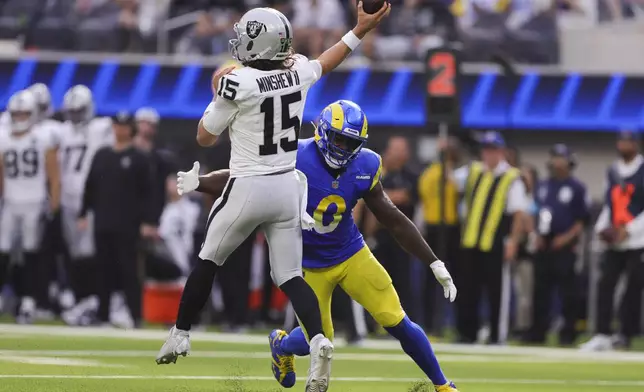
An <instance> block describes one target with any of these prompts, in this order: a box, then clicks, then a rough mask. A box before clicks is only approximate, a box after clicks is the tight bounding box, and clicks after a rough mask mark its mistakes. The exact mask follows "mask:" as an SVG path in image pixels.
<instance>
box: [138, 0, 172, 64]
mask: <svg viewBox="0 0 644 392" xmlns="http://www.w3.org/2000/svg"><path fill="white" fill-rule="evenodd" d="M171 2H172V1H171V0H138V3H139V7H138V15H137V19H138V23H137V27H138V35H139V36H140V38H141V49H143V51H146V52H148V51H151V50H152V49H157V50H159V49H160V48H156V42H157V36H156V33H157V32H158V30H159V28H160V27H162V26H161V25H162V22H163V21H164V20H165V19H166V18H168V17H169V14H170V4H171Z"/></svg>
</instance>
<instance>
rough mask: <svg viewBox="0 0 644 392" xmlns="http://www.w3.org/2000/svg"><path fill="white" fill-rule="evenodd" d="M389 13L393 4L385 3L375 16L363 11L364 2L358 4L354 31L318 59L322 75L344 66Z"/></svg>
mask: <svg viewBox="0 0 644 392" xmlns="http://www.w3.org/2000/svg"><path fill="white" fill-rule="evenodd" d="M389 11H391V4H389V2H388V1H385V3H384V4H383V5H382V8H380V10H379V11H378V12H376V13H375V14H367V13H366V12H364V10H363V9H362V2H360V3H359V4H358V22H357V23H356V26H355V27H354V28H353V30H351V31H350V32H348V33H347V34H346V35H345V36H344V37H342V40H340V41H339V42H338V43H337V44H335V45H333V46H332V47H331V48H329V49H327V50H326V51H325V52H324V53H322V54H321V55H320V57H318V59H317V60H318V61H319V62H320V65H321V66H322V75H326V74H328V73H329V72H331V71H333V70H334V69H335V68H337V67H338V65H340V64H342V62H343V61H344V59H346V58H347V56H348V55H349V54H350V53H351V52H352V51H354V50H355V49H356V48H357V47H358V45H360V42H361V41H362V39H363V38H364V36H365V35H367V33H368V32H370V31H371V30H373V29H374V28H375V27H376V26H378V23H380V21H381V20H382V19H383V18H384V17H386V16H387V15H389Z"/></svg>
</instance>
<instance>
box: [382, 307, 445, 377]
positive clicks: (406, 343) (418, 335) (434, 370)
mask: <svg viewBox="0 0 644 392" xmlns="http://www.w3.org/2000/svg"><path fill="white" fill-rule="evenodd" d="M385 329H386V330H387V332H389V334H391V336H393V337H395V338H396V339H398V340H399V341H400V345H401V346H402V349H403V351H405V353H406V354H407V355H409V356H410V357H411V359H413V360H414V362H416V365H418V367H419V368H420V369H421V370H422V371H423V372H424V373H425V374H426V375H427V377H429V379H430V380H431V382H432V383H433V384H434V385H435V386H440V385H445V384H447V379H446V378H445V375H444V374H443V371H442V370H441V367H440V365H439V364H438V360H437V359H436V356H435V355H434V350H432V345H431V344H430V343H429V339H427V335H425V331H423V329H422V328H421V327H419V326H418V325H417V324H416V323H414V322H413V321H411V320H410V319H409V317H407V316H405V318H404V319H403V320H402V321H401V322H400V323H399V324H398V325H396V326H395V327H388V328H385Z"/></svg>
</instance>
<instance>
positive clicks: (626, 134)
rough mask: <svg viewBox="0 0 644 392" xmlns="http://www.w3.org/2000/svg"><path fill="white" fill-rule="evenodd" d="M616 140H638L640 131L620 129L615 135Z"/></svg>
mask: <svg viewBox="0 0 644 392" xmlns="http://www.w3.org/2000/svg"><path fill="white" fill-rule="evenodd" d="M617 140H630V141H633V142H638V141H639V140H640V133H639V132H637V131H629V130H622V131H620V132H619V134H618V135H617Z"/></svg>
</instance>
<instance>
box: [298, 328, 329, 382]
mask: <svg viewBox="0 0 644 392" xmlns="http://www.w3.org/2000/svg"><path fill="white" fill-rule="evenodd" d="M310 345H311V366H310V367H309V377H308V379H307V380H306V389H305V391H306V392H326V390H327V389H329V378H330V377H331V359H332V358H333V343H331V341H330V340H329V339H327V338H326V337H324V336H323V335H317V336H315V337H313V339H311V343H310Z"/></svg>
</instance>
